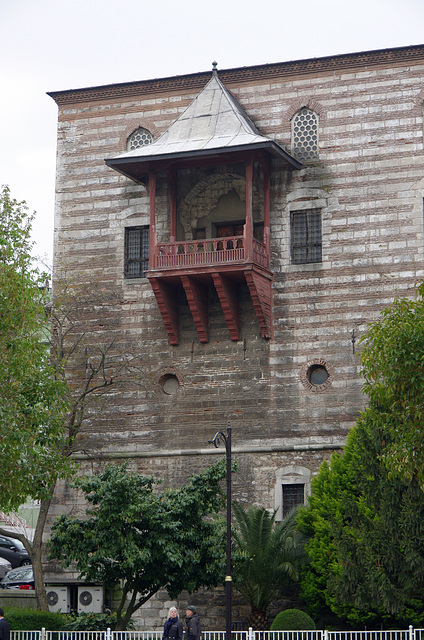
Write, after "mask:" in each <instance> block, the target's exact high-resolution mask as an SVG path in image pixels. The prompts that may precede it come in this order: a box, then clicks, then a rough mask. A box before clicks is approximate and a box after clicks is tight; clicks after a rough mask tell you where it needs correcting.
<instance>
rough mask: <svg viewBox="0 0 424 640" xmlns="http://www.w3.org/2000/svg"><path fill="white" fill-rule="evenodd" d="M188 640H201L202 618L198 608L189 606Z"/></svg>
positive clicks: (187, 612) (187, 616)
mask: <svg viewBox="0 0 424 640" xmlns="http://www.w3.org/2000/svg"><path fill="white" fill-rule="evenodd" d="M186 625H187V627H186V640H200V634H201V631H202V630H201V627H200V618H199V614H198V613H197V609H196V607H192V606H191V605H189V606H188V607H187V609H186Z"/></svg>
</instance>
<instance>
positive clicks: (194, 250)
mask: <svg viewBox="0 0 424 640" xmlns="http://www.w3.org/2000/svg"><path fill="white" fill-rule="evenodd" d="M244 245H245V239H244V237H243V236H233V237H228V238H213V239H208V240H189V241H184V242H167V243H164V242H161V243H159V244H157V245H156V252H155V267H154V268H156V269H183V268H185V267H195V266H207V265H219V264H235V263H237V264H240V263H245V262H248V256H246V251H245V248H244ZM253 262H255V263H257V264H259V265H261V266H262V267H265V268H267V267H268V263H269V260H268V255H267V252H266V247H265V245H264V244H263V243H262V242H259V241H258V240H253Z"/></svg>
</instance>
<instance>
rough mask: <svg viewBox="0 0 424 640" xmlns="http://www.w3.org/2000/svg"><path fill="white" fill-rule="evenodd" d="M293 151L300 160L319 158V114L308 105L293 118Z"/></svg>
mask: <svg viewBox="0 0 424 640" xmlns="http://www.w3.org/2000/svg"><path fill="white" fill-rule="evenodd" d="M292 151H293V154H294V155H295V156H296V158H297V159H298V160H305V161H308V160H317V159H318V115H317V114H316V113H315V111H312V110H311V109H307V108H306V107H303V108H302V109H300V111H298V112H297V113H296V114H295V115H294V117H293V119H292Z"/></svg>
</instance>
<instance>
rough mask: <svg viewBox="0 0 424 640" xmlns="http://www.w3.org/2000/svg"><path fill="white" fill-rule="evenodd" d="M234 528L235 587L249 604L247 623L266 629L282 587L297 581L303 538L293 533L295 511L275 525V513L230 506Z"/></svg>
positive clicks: (236, 503) (256, 627)
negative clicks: (270, 608)
mask: <svg viewBox="0 0 424 640" xmlns="http://www.w3.org/2000/svg"><path fill="white" fill-rule="evenodd" d="M233 509H234V514H235V517H236V522H237V527H236V529H235V531H234V534H233V538H234V547H235V563H234V570H233V573H234V586H235V588H236V589H237V591H239V592H240V593H241V594H242V596H244V597H245V598H246V600H247V602H248V603H249V605H250V608H251V613H250V616H249V624H250V625H251V626H252V627H253V628H254V629H265V628H266V627H267V612H268V608H269V607H270V605H271V604H272V603H273V602H274V600H275V599H276V598H277V596H278V595H279V594H280V593H281V589H282V585H283V584H287V583H288V582H290V580H296V579H297V578H298V575H299V573H298V569H299V564H300V561H301V559H302V557H303V545H302V538H301V536H300V535H299V534H298V532H297V531H296V510H292V511H291V512H290V513H289V514H288V515H287V516H286V517H285V518H284V519H283V520H282V521H281V522H279V523H276V522H275V517H276V514H277V512H276V511H274V513H272V514H270V513H268V511H267V510H266V509H264V508H263V507H257V506H254V505H251V506H250V507H249V508H248V509H247V510H246V509H245V508H244V507H243V505H242V504H241V503H238V502H235V503H234V505H233Z"/></svg>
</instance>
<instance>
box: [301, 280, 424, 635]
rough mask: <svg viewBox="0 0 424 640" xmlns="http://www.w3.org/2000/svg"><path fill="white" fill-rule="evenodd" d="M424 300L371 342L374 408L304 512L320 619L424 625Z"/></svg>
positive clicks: (411, 304) (386, 318)
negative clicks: (323, 616) (332, 615)
mask: <svg viewBox="0 0 424 640" xmlns="http://www.w3.org/2000/svg"><path fill="white" fill-rule="evenodd" d="M417 293H418V296H417V299H416V300H395V301H394V303H393V304H392V305H390V306H388V307H387V308H386V309H385V310H384V311H383V312H382V314H381V317H380V318H379V319H378V320H377V321H376V322H374V323H373V324H372V325H370V326H369V328H368V331H367V333H366V335H365V336H364V337H363V339H362V345H363V350H362V353H361V362H362V366H363V375H364V379H365V384H364V392H365V393H366V395H367V396H368V404H367V407H366V409H365V411H364V412H363V413H362V414H361V416H360V418H359V420H358V423H357V426H356V427H355V428H354V429H353V430H351V432H350V434H349V437H348V441H347V445H346V447H345V451H344V454H343V455H342V456H340V455H338V454H334V455H333V456H332V458H331V461H330V465H329V466H328V465H327V464H326V463H324V464H323V465H322V467H321V469H320V472H319V474H318V477H317V478H315V479H314V480H313V483H312V496H311V498H310V500H309V505H308V507H306V508H305V509H302V510H301V511H300V514H299V527H300V528H301V530H303V531H304V532H305V533H306V534H307V535H308V536H309V537H310V539H309V541H308V543H307V545H306V550H307V552H308V555H309V558H310V564H309V565H307V567H306V569H305V571H304V575H303V578H302V590H301V593H302V594H303V597H304V598H305V599H306V600H307V601H308V603H309V605H310V607H311V611H312V612H313V614H315V615H316V614H317V612H318V611H321V612H323V611H324V610H325V608H327V609H331V611H333V612H334V613H336V614H337V615H339V616H341V617H343V618H346V619H348V620H350V621H351V622H355V623H358V622H364V623H365V622H366V623H367V624H369V623H370V621H371V622H372V621H374V622H376V623H377V622H378V623H379V622H381V620H383V621H384V620H389V619H391V620H396V621H397V623H399V622H401V623H403V622H404V621H406V620H409V621H410V622H413V623H414V624H415V623H416V624H422V622H423V616H422V613H421V611H422V608H423V599H424V493H423V491H422V489H423V486H424V467H423V464H422V460H423V454H424V444H423V435H424V427H423V416H424V414H423V408H424V391H423V390H424V385H423V383H424V366H423V362H424V300H423V294H424V283H422V284H421V285H419V287H418V289H417Z"/></svg>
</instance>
